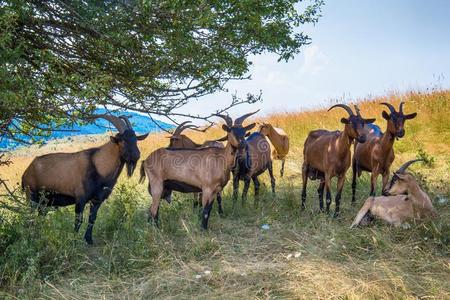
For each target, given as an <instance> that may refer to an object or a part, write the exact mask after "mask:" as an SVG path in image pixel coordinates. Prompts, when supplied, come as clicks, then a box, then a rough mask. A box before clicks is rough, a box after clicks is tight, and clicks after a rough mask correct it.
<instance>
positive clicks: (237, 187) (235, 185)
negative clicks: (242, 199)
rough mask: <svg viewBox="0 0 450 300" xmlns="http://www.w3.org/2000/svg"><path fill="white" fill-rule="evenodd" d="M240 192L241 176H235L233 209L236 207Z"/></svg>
mask: <svg viewBox="0 0 450 300" xmlns="http://www.w3.org/2000/svg"><path fill="white" fill-rule="evenodd" d="M238 192H239V175H238V174H233V209H234V206H235V205H236V201H237V198H238Z"/></svg>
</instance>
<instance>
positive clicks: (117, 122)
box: [90, 114, 127, 133]
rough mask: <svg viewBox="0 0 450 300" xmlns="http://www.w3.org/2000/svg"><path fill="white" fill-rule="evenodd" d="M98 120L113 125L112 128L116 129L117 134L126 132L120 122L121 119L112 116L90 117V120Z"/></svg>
mask: <svg viewBox="0 0 450 300" xmlns="http://www.w3.org/2000/svg"><path fill="white" fill-rule="evenodd" d="M98 118H102V119H105V120H107V121H109V122H110V123H111V124H113V125H114V127H116V129H117V130H118V131H119V133H123V132H124V131H125V130H127V128H126V126H125V123H124V122H123V121H122V119H120V118H118V117H116V116H113V115H106V114H103V115H92V117H91V118H90V119H93V120H94V119H98Z"/></svg>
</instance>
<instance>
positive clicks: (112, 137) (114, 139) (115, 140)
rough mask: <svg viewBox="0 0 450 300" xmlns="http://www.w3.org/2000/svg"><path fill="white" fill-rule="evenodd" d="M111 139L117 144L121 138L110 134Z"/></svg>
mask: <svg viewBox="0 0 450 300" xmlns="http://www.w3.org/2000/svg"><path fill="white" fill-rule="evenodd" d="M109 139H110V140H111V142H112V143H114V144H117V143H118V142H119V139H118V138H116V137H115V136H110V137H109Z"/></svg>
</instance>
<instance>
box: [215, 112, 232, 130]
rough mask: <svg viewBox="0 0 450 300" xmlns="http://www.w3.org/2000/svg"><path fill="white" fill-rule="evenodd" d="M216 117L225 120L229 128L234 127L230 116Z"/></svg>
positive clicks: (218, 115)
mask: <svg viewBox="0 0 450 300" xmlns="http://www.w3.org/2000/svg"><path fill="white" fill-rule="evenodd" d="M215 116H217V117H219V118H222V119H224V120H225V123H226V124H227V126H228V127H232V126H233V120H232V119H231V118H230V116H229V115H221V114H215Z"/></svg>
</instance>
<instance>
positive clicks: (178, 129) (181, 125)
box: [172, 121, 191, 135]
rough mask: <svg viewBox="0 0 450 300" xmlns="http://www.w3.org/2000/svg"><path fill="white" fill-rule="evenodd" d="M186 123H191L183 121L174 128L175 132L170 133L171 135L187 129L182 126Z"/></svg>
mask: <svg viewBox="0 0 450 300" xmlns="http://www.w3.org/2000/svg"><path fill="white" fill-rule="evenodd" d="M187 123H191V121H184V122H183V123H181V124H180V125H178V126H177V128H175V131H174V132H173V133H172V135H177V134H180V133H181V132H182V131H183V130H185V129H186V128H187V126H184V125H185V124H187Z"/></svg>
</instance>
